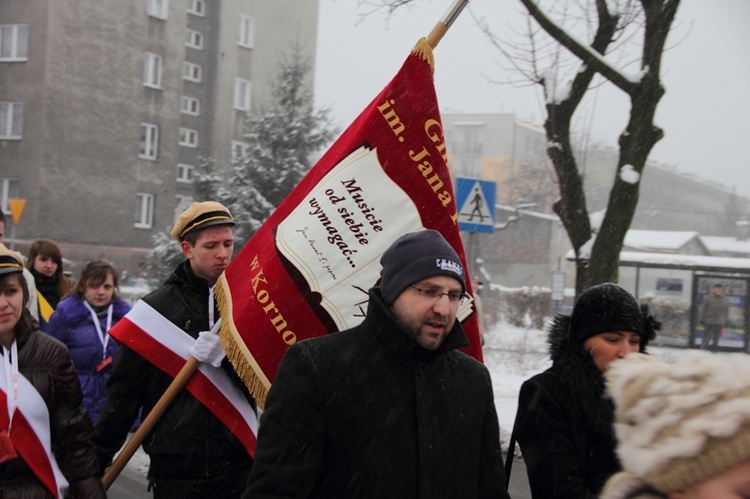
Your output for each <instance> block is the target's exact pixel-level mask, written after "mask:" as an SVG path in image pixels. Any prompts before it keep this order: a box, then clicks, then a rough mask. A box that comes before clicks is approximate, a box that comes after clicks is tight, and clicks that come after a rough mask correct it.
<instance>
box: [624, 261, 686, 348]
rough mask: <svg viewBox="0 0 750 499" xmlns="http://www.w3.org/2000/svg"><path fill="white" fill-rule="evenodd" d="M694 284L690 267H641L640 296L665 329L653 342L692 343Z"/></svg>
mask: <svg viewBox="0 0 750 499" xmlns="http://www.w3.org/2000/svg"><path fill="white" fill-rule="evenodd" d="M692 288H693V273H692V271H690V270H676V269H657V268H641V269H639V273H638V290H637V294H636V296H637V297H638V300H639V301H640V302H641V303H645V304H647V305H648V306H649V310H650V312H651V313H652V314H653V315H654V317H656V319H657V320H658V321H659V322H661V331H659V333H658V334H657V336H656V339H655V340H654V342H653V344H655V345H665V346H678V347H687V346H688V345H689V343H690V303H691V298H692Z"/></svg>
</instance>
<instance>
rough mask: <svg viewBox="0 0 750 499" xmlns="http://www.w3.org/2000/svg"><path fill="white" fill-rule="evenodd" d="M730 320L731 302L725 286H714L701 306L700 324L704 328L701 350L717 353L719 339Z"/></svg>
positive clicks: (718, 284)
mask: <svg viewBox="0 0 750 499" xmlns="http://www.w3.org/2000/svg"><path fill="white" fill-rule="evenodd" d="M728 318H729V301H728V300H727V297H726V296H724V285H723V284H721V283H717V284H714V287H713V291H712V292H711V294H710V295H708V296H707V297H706V299H705V300H704V301H703V304H702V305H701V313H700V323H701V325H702V326H703V338H702V341H701V349H702V350H705V349H706V348H708V349H709V350H711V351H712V352H715V351H716V350H717V349H718V348H719V339H720V338H721V335H722V333H723V332H724V327H725V326H726V324H727V319H728Z"/></svg>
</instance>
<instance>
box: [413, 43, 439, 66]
mask: <svg viewBox="0 0 750 499" xmlns="http://www.w3.org/2000/svg"><path fill="white" fill-rule="evenodd" d="M411 51H412V53H413V54H414V55H416V56H417V57H419V58H420V59H422V60H423V61H426V62H427V64H429V65H430V70H431V71H432V73H433V74H434V73H435V58H434V57H433V55H432V47H430V44H429V43H427V38H425V37H422V38H420V39H419V41H418V42H417V44H416V45H415V46H414V48H413V49H411Z"/></svg>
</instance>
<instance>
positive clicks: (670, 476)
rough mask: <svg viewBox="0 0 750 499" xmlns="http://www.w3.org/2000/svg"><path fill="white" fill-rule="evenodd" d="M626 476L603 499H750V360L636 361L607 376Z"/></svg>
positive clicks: (692, 356)
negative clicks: (748, 498)
mask: <svg viewBox="0 0 750 499" xmlns="http://www.w3.org/2000/svg"><path fill="white" fill-rule="evenodd" d="M607 392H608V393H609V394H610V396H611V397H612V399H613V400H614V403H615V431H616V433H617V440H618V445H617V455H618V456H619V458H620V461H621V462H622V466H623V468H624V471H623V472H621V473H618V474H617V475H615V476H613V477H612V478H611V479H610V480H609V481H608V482H607V486H606V487H605V489H604V492H603V494H602V498H603V499H646V498H651V499H656V498H668V499H724V498H726V499H730V498H738V499H739V498H746V497H750V358H748V356H747V355H746V354H739V353H735V354H714V353H709V352H703V351H688V352H686V353H684V354H682V355H680V356H679V357H678V359H677V360H676V361H675V362H671V363H670V362H665V361H663V360H659V359H656V358H653V357H650V356H642V355H631V356H629V357H628V358H627V359H623V360H618V361H616V362H614V363H613V364H612V368H611V369H610V370H609V371H608V372H607Z"/></svg>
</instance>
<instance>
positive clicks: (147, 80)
mask: <svg viewBox="0 0 750 499" xmlns="http://www.w3.org/2000/svg"><path fill="white" fill-rule="evenodd" d="M143 85H145V86H147V87H152V88H161V56H160V55H159V54H152V53H151V52H146V57H145V59H144V61H143Z"/></svg>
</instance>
